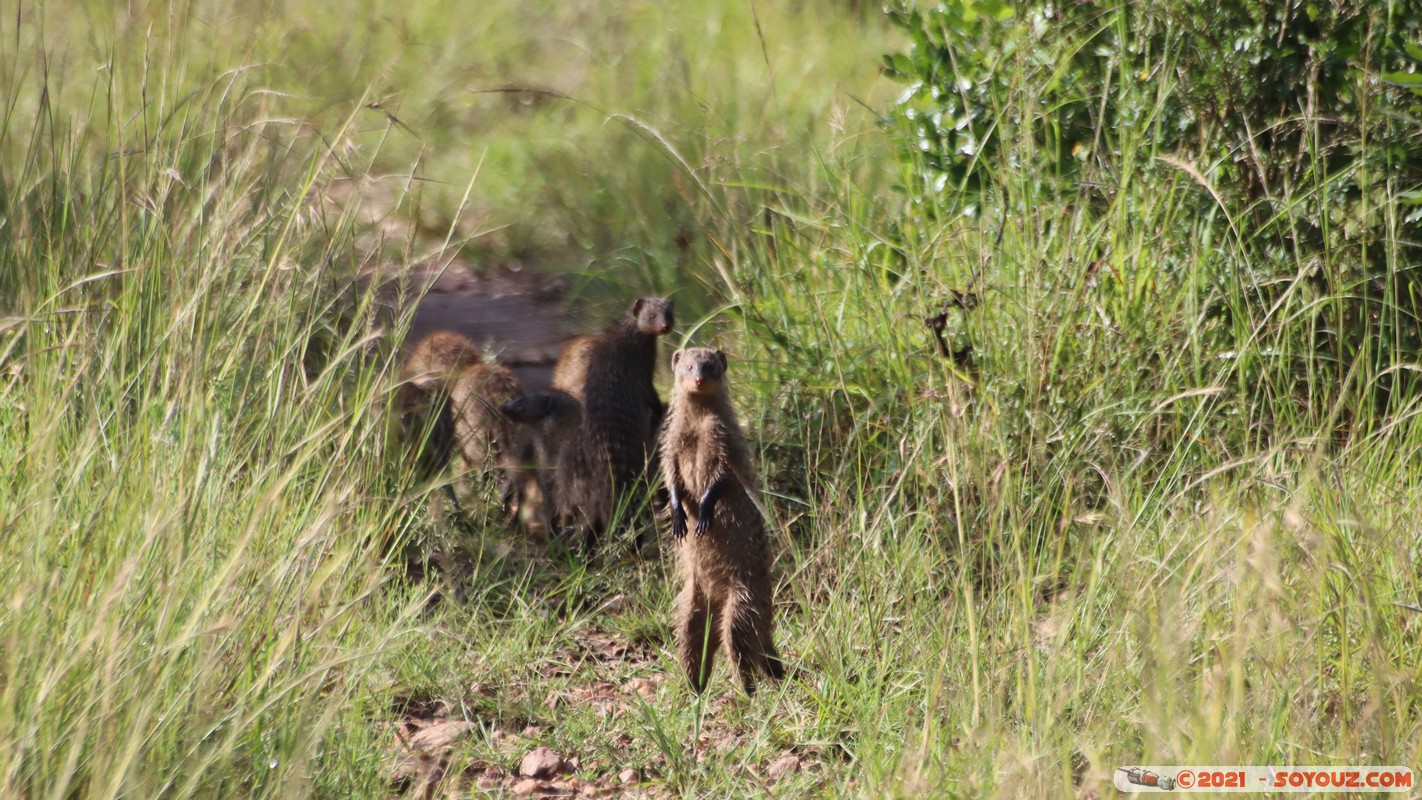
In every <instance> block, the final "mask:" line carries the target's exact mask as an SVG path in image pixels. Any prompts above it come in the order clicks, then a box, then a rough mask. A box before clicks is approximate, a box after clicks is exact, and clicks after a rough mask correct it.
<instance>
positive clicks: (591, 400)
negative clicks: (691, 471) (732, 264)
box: [554, 297, 675, 539]
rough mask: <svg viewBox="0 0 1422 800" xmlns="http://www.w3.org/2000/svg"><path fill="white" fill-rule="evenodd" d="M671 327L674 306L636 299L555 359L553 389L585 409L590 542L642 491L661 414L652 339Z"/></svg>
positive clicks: (586, 509)
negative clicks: (589, 473) (594, 333)
mask: <svg viewBox="0 0 1422 800" xmlns="http://www.w3.org/2000/svg"><path fill="white" fill-rule="evenodd" d="M674 324H675V316H674V312H673V307H672V301H671V300H669V299H666V298H662V297H642V298H639V299H638V300H637V301H636V302H635V303H633V304H632V307H631V308H629V309H628V310H627V312H626V313H624V314H623V315H622V316H621V317H619V318H618V319H617V320H616V321H615V322H613V323H612V324H611V325H610V326H608V328H607V330H606V331H604V332H603V333H602V334H600V335H598V336H595V337H591V338H588V337H579V338H577V339H574V340H572V342H570V343H569V345H568V346H567V347H565V348H564V350H563V354H562V356H560V357H559V359H558V361H559V363H558V367H557V368H556V369H555V373H554V374H555V375H561V376H562V382H561V383H560V382H559V381H558V380H555V382H554V386H555V387H556V388H558V389H562V390H563V391H566V392H567V393H568V394H570V395H572V396H573V397H575V398H577V399H579V400H580V401H581V402H582V403H583V425H582V431H583V434H584V436H586V438H587V442H588V447H589V453H588V456H589V463H588V467H589V469H590V470H591V471H592V472H593V473H594V475H593V476H592V477H593V478H594V479H595V481H596V483H597V486H596V487H594V488H592V489H590V491H589V493H588V496H587V497H584V498H580V499H581V500H582V501H584V502H585V506H584V508H583V509H582V510H583V514H582V516H583V517H584V518H585V519H586V520H587V523H588V526H589V527H588V535H589V538H590V539H595V538H596V537H597V536H598V535H600V534H601V533H602V532H603V530H604V529H605V528H606V526H607V523H608V522H609V521H610V519H611V516H612V513H613V511H614V509H615V508H616V507H617V505H618V504H619V503H621V502H622V501H624V500H626V499H628V498H629V497H630V496H631V495H632V494H634V493H635V488H636V487H637V486H638V485H645V484H644V478H645V472H646V468H647V460H648V458H649V457H651V455H652V454H653V451H654V450H655V448H656V432H657V427H658V425H659V423H660V420H661V416H662V413H663V408H664V406H663V405H662V401H661V398H659V397H658V396H657V390H656V387H655V386H653V385H652V379H653V376H654V374H655V372H656V368H657V337H658V336H661V335H663V334H665V333H668V332H669V331H671V329H672V326H673V325H674Z"/></svg>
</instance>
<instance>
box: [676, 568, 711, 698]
mask: <svg viewBox="0 0 1422 800" xmlns="http://www.w3.org/2000/svg"><path fill="white" fill-rule="evenodd" d="M709 600H710V598H708V597H707V596H706V593H705V592H703V591H701V590H700V588H699V587H698V586H697V585H696V581H695V580H688V581H687V582H686V587H685V588H683V589H682V590H681V594H680V595H679V596H678V597H677V599H676V607H677V616H678V619H677V625H676V646H677V656H678V658H679V659H680V661H681V666H682V669H684V670H685V671H686V677H687V678H688V679H690V680H691V689H692V691H694V692H696V693H697V694H701V693H702V692H703V691H705V689H706V684H707V682H708V681H710V680H711V670H712V669H713V668H714V667H715V665H716V651H717V650H720V649H721V625H720V624H719V623H720V620H718V619H716V616H717V615H716V614H715V613H714V612H713V609H712V608H711V605H710V603H709Z"/></svg>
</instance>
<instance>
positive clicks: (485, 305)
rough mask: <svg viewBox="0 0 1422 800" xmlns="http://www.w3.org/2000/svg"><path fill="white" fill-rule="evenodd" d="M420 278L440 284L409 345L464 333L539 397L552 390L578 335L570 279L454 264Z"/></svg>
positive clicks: (420, 312)
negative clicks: (568, 296)
mask: <svg viewBox="0 0 1422 800" xmlns="http://www.w3.org/2000/svg"><path fill="white" fill-rule="evenodd" d="M416 278H417V279H420V278H425V279H429V280H433V281H434V285H433V286H432V287H431V288H430V291H429V292H428V293H427V294H426V295H425V297H424V300H423V301H422V302H421V303H420V305H419V306H418V307H417V308H416V309H415V316H414V319H413V320H412V322H411V325H410V334H409V337H408V338H407V339H406V345H407V346H408V345H409V344H411V343H414V342H418V341H419V340H420V339H422V338H424V337H425V336H428V335H429V334H431V333H433V332H435V331H440V330H448V331H455V332H457V333H462V334H464V335H465V336H467V337H469V338H470V339H471V340H472V341H473V342H474V343H475V344H478V345H479V346H480V347H482V348H483V349H484V350H485V352H486V353H491V354H493V356H494V358H495V360H497V361H498V362H499V363H500V364H503V365H504V366H507V367H509V368H510V369H512V370H513V371H514V373H515V374H517V375H518V378H519V380H520V381H522V382H523V385H524V389H525V390H528V391H536V390H538V389H541V388H544V387H546V386H547V385H548V383H549V381H550V380H551V379H552V376H553V365H554V364H555V363H556V362H557V360H558V350H559V348H560V347H561V346H562V344H563V342H564V341H566V340H567V339H568V337H570V336H572V335H573V334H574V333H577V331H576V330H575V329H574V328H573V327H572V325H571V323H570V321H569V309H568V307H567V305H566V304H565V303H564V301H563V295H564V294H565V292H566V289H567V284H568V282H567V280H566V279H565V278H562V277H559V276H555V277H551V278H550V277H544V276H542V275H537V274H534V273H532V272H528V271H522V272H512V271H507V270H505V271H500V272H496V273H493V274H481V273H479V272H476V271H475V270H474V269H473V268H472V267H471V266H470V265H469V264H467V263H465V262H463V261H460V260H457V259H456V260H454V261H452V262H450V263H449V265H448V266H447V267H445V268H444V270H443V272H442V273H440V272H439V271H438V269H437V268H430V269H427V270H424V271H423V272H418V273H416Z"/></svg>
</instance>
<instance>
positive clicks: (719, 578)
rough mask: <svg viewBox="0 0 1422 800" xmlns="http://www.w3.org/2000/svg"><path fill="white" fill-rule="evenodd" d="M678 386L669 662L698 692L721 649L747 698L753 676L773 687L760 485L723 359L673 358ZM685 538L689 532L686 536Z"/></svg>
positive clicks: (667, 445) (671, 457)
mask: <svg viewBox="0 0 1422 800" xmlns="http://www.w3.org/2000/svg"><path fill="white" fill-rule="evenodd" d="M672 374H673V377H674V378H675V380H676V383H675V387H674V388H673V389H672V397H671V403H670V406H669V407H668V410H667V418H666V427H665V429H664V430H663V432H662V454H661V458H662V468H663V474H664V476H665V478H666V483H667V487H668V490H669V491H670V494H671V503H670V506H671V513H672V536H673V538H674V539H676V540H677V542H678V544H677V571H678V574H679V576H680V578H681V580H682V582H683V585H682V591H681V593H680V594H679V595H678V596H677V599H676V618H675V622H674V625H675V630H676V640H677V655H678V659H679V660H680V661H681V664H682V668H683V669H684V670H685V671H686V674H687V677H688V678H689V679H690V680H691V687H692V689H694V690H695V691H696V692H697V693H700V692H701V691H703V690H704V689H705V688H706V683H707V681H708V680H709V679H710V677H711V669H712V667H713V665H714V661H715V657H716V651H717V650H718V649H723V648H724V650H725V653H726V657H727V658H728V659H729V660H730V662H731V664H732V666H733V667H734V668H735V670H736V674H737V676H738V677H739V678H740V682H741V687H742V688H743V689H745V691H746V693H747V694H753V693H754V692H755V685H756V672H757V671H759V672H761V673H763V674H764V675H765V676H766V677H767V678H770V679H772V680H780V679H781V678H783V677H784V675H785V666H784V664H783V663H782V662H781V660H780V656H779V654H778V653H777V652H776V649H775V641H774V624H775V623H774V619H773V618H772V614H773V605H772V597H771V595H772V592H773V587H772V585H771V578H770V568H771V564H770V549H769V543H768V541H767V534H766V528H765V521H764V518H763V517H762V516H761V512H760V507H759V505H758V503H757V502H756V499H755V498H756V496H757V495H758V494H759V491H760V489H759V487H760V483H759V479H758V478H757V477H756V472H755V467H754V465H753V463H752V461H751V455H750V448H749V447H748V446H747V444H746V439H745V435H744V434H743V433H742V432H741V428H740V423H739V422H738V421H737V419H736V413H735V411H734V410H733V409H732V408H731V402H730V397H729V394H728V392H727V389H726V381H725V375H726V354H725V353H722V352H721V351H719V350H712V349H710V348H692V349H687V350H679V351H677V352H676V353H675V354H674V355H673V356H672ZM688 531H690V532H688Z"/></svg>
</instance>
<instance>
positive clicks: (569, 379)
mask: <svg viewBox="0 0 1422 800" xmlns="http://www.w3.org/2000/svg"><path fill="white" fill-rule="evenodd" d="M599 338H601V337H599V336H597V335H596V334H586V335H583V336H574V337H573V338H571V339H569V340H568V341H567V342H566V343H564V345H563V349H562V350H561V351H560V352H559V353H558V363H557V365H555V366H554V367H553V388H555V389H559V390H562V391H564V392H567V393H568V394H570V395H572V396H573V398H574V399H576V400H577V401H578V402H580V403H581V402H582V400H583V387H584V385H586V383H587V380H588V363H589V359H591V358H592V353H593V350H594V349H595V348H596V347H597V341H598V339H599Z"/></svg>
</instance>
